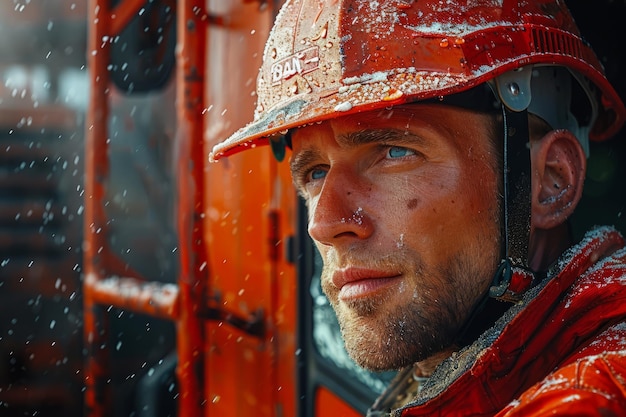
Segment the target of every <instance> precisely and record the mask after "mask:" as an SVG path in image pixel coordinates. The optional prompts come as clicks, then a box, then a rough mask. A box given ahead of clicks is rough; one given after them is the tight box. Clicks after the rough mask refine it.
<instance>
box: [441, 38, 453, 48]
mask: <svg viewBox="0 0 626 417" xmlns="http://www.w3.org/2000/svg"><path fill="white" fill-rule="evenodd" d="M448 45H450V42H449V41H448V39H447V38H443V39H442V40H441V41H439V46H441V47H442V48H447V47H448Z"/></svg>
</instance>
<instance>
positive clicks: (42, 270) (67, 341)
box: [0, 0, 626, 417]
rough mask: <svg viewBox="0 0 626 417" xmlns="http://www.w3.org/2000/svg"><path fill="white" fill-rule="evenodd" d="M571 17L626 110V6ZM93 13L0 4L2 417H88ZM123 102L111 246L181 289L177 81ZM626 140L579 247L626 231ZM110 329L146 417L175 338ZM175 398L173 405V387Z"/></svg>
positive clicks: (143, 329)
mask: <svg viewBox="0 0 626 417" xmlns="http://www.w3.org/2000/svg"><path fill="white" fill-rule="evenodd" d="M115 3H117V2H116V1H115V0H112V4H115ZM146 3H150V2H149V1H146ZM566 3H567V4H568V5H569V6H570V8H571V9H572V11H573V13H574V15H575V18H576V20H577V22H578V24H579V26H580V27H581V29H582V31H583V33H584V34H585V35H586V37H587V39H588V41H589V42H590V43H591V44H592V45H593V47H594V48H595V50H596V52H597V53H598V55H599V57H600V59H601V61H602V62H603V63H604V64H605V65H606V69H607V75H608V78H609V79H610V81H612V83H613V85H614V86H615V87H616V88H617V90H618V92H619V93H620V95H621V97H623V98H624V97H626V80H625V78H624V77H623V76H622V74H623V73H625V72H626V64H624V56H625V55H626V48H624V46H623V43H624V39H626V32H625V29H624V26H625V25H624V24H623V21H624V19H625V18H626V1H624V0H598V1H594V2H590V1H588V0H580V1H574V0H572V1H569V2H566ZM87 8H88V2H87V0H2V1H1V2H0V416H68V417H74V416H76V417H77V416H82V415H84V414H85V413H84V410H83V398H82V395H83V391H84V388H83V387H84V384H83V377H84V375H83V372H82V366H83V343H82V338H83V334H82V296H81V243H82V229H83V223H82V221H83V219H82V213H83V210H84V207H83V200H82V199H83V186H82V183H83V174H84V167H83V163H84V156H83V151H84V137H85V129H86V128H87V127H86V126H85V114H86V111H87V106H88V105H89V97H90V96H89V79H88V71H89V68H88V67H87V65H86V39H87V33H88V30H89V22H88V21H87ZM117 53H118V55H117V57H114V61H115V62H112V64H111V71H118V70H119V69H120V68H124V67H125V65H127V64H128V62H127V61H125V60H132V56H131V55H128V54H126V55H125V53H124V48H121V49H120V50H119V51H117ZM124 81H125V80H124V79H121V80H120V84H124ZM111 89H112V91H111V93H112V96H111V100H112V102H113V103H114V105H113V106H112V108H113V109H114V111H113V114H111V115H110V122H109V123H110V132H111V137H110V138H109V141H110V142H109V143H110V155H109V157H110V159H111V178H110V184H109V187H108V188H107V190H108V192H109V193H110V195H108V196H107V202H108V203H107V207H106V210H107V214H108V217H109V218H110V219H111V224H110V227H111V230H110V232H111V233H110V237H109V240H110V244H111V245H112V247H114V248H115V250H116V253H117V254H118V255H119V257H120V258H122V259H124V261H125V262H127V263H128V265H129V267H131V268H132V269H135V270H137V271H140V272H141V273H142V274H143V275H144V276H146V277H149V278H150V279H151V280H154V281H161V282H169V281H171V280H173V279H174V277H175V276H176V272H177V268H178V266H177V264H176V262H177V261H176V249H177V247H176V233H175V227H174V225H175V220H174V209H173V201H174V198H175V194H174V186H173V183H172V182H173V173H174V167H173V166H172V165H173V160H174V157H173V146H172V145H173V140H174V137H175V132H176V120H175V114H176V112H175V106H174V98H175V91H174V82H173V77H170V78H169V79H166V80H162V82H160V84H159V86H158V88H155V89H147V90H150V91H140V90H141V89H134V88H132V86H131V87H129V85H125V86H124V88H120V87H119V85H118V86H116V85H112V86H111ZM624 136H625V134H624V132H623V131H622V132H621V133H620V135H619V136H618V138H617V140H613V141H611V142H608V143H606V144H596V145H594V147H593V148H592V152H591V158H590V160H589V174H588V178H587V183H588V185H589V187H588V188H587V189H586V192H585V197H584V201H583V203H582V204H581V207H580V209H579V210H578V212H577V214H576V217H575V219H574V222H573V229H574V233H575V234H576V235H577V236H578V237H580V235H581V234H582V233H583V232H584V230H586V229H587V228H588V227H589V226H590V225H592V224H595V223H599V224H615V225H617V226H618V227H619V228H620V229H621V230H626V227H625V220H624V217H625V216H626V213H624V210H625V209H626V206H625V204H626V203H625V201H626V195H625V194H626V193H624V186H623V181H624V179H625V178H626V176H625V172H624V171H625V169H626V168H625V167H626V164H625V163H624V162H626V161H625V159H624V155H626V146H625V145H626V141H625V139H626V138H625V137H624ZM155 260H156V262H155ZM111 317H113V318H114V320H112V322H111V324H110V325H111V329H110V330H109V333H110V334H111V336H112V338H113V339H112V340H111V343H110V345H109V346H108V347H107V348H108V349H111V350H112V351H113V353H114V354H115V361H114V368H115V369H113V372H112V374H113V378H114V380H115V382H116V384H115V386H116V389H117V391H118V393H119V395H118V397H119V398H122V401H120V403H119V404H116V408H115V409H116V414H115V415H116V416H131V415H139V411H138V410H140V409H141V404H140V403H141V398H140V397H141V396H140V395H138V394H137V392H138V390H139V389H140V387H141V386H142V384H145V383H146V381H147V379H146V378H147V377H148V376H152V375H154V373H155V372H158V370H159V367H162V366H169V365H168V361H169V358H170V357H171V352H172V351H173V349H174V340H175V337H174V329H173V325H172V324H171V323H168V322H162V321H159V320H157V319H151V318H147V317H140V316H137V315H133V314H129V313H123V312H121V311H120V312H119V313H118V314H113V315H111ZM128 369H134V370H135V369H139V370H141V372H136V371H133V372H129V371H128ZM165 386H166V387H168V388H169V389H168V391H169V392H170V393H171V395H172V396H175V382H174V381H171V382H170V384H169V385H167V384H166V385H165Z"/></svg>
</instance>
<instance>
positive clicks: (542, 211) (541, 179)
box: [531, 130, 587, 230]
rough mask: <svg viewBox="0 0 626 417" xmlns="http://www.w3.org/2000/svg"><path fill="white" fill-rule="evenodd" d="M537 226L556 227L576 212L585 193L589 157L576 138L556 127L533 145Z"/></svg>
mask: <svg viewBox="0 0 626 417" xmlns="http://www.w3.org/2000/svg"><path fill="white" fill-rule="evenodd" d="M531 164H532V173H533V176H532V187H531V189H532V191H531V192H532V196H531V198H532V206H531V224H532V227H533V228H538V229H546V230H547V229H552V228H553V227H556V226H558V225H560V224H562V223H564V222H565V221H566V220H567V218H568V217H569V216H570V215H571V214H572V213H573V212H574V209H575V208H576V205H577V204H578V202H579V201H580V197H581V195H582V190H583V184H584V181H585V170H586V164H587V158H586V157H585V152H584V151H583V149H582V147H581V146H580V143H579V142H578V140H577V139H576V137H575V136H574V135H573V134H572V133H571V132H569V131H567V130H553V131H551V132H549V133H547V134H546V135H545V136H544V137H543V138H541V140H539V141H534V142H533V143H532V146H531Z"/></svg>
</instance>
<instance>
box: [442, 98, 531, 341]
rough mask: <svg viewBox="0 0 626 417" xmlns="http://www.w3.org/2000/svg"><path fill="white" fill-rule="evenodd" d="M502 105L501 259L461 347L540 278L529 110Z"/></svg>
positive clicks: (462, 332)
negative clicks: (532, 260) (533, 259)
mask: <svg viewBox="0 0 626 417" xmlns="http://www.w3.org/2000/svg"><path fill="white" fill-rule="evenodd" d="M501 107H502V116H503V125H504V140H503V158H502V160H503V167H502V192H503V196H502V197H503V198H502V204H503V207H502V210H501V213H502V220H501V222H500V224H501V228H502V232H501V236H502V237H503V238H502V246H501V253H500V259H501V261H500V266H499V267H498V269H497V271H496V273H495V274H494V277H493V280H492V283H491V287H490V288H489V293H488V296H487V295H485V296H484V297H482V299H481V300H480V301H479V302H478V304H477V305H476V306H475V307H474V309H473V311H472V313H471V314H470V316H469V318H468V319H467V321H466V322H465V324H464V325H463V326H462V327H461V329H460V331H459V333H458V334H457V337H456V339H455V342H454V344H455V345H456V346H458V347H462V346H466V345H467V344H470V343H472V342H473V341H474V340H475V338H476V337H478V336H479V335H480V334H481V333H482V332H483V331H484V330H485V329H487V328H488V327H489V326H491V325H492V324H493V323H494V322H495V321H496V320H497V319H498V318H499V317H500V316H501V315H502V314H504V312H505V311H506V310H507V309H508V305H507V303H502V302H501V301H508V302H517V301H519V300H520V298H521V296H522V294H523V293H524V292H525V291H526V290H527V289H529V288H530V287H532V285H534V284H535V283H536V281H537V280H536V279H535V275H534V273H533V272H532V271H531V269H530V267H529V266H528V244H529V239H530V181H531V180H530V178H531V177H530V142H529V140H530V135H529V131H528V112H527V111H526V110H521V111H514V110H511V109H509V108H508V107H507V106H506V105H505V104H504V103H502V105H501ZM513 272H516V273H515V274H514V273H513ZM496 300H497V301H496Z"/></svg>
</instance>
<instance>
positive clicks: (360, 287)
mask: <svg viewBox="0 0 626 417" xmlns="http://www.w3.org/2000/svg"><path fill="white" fill-rule="evenodd" d="M400 276H401V275H400V274H399V273H397V272H395V271H381V270H374V269H362V268H354V267H349V268H343V269H339V270H337V271H335V273H334V274H333V276H332V282H333V285H334V286H335V287H336V288H338V289H339V298H340V299H343V300H349V299H357V298H365V297H371V296H374V295H376V293H378V292H381V291H384V290H386V289H388V288H389V287H390V286H392V285H395V284H396V283H397V282H398V280H399V278H400Z"/></svg>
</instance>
